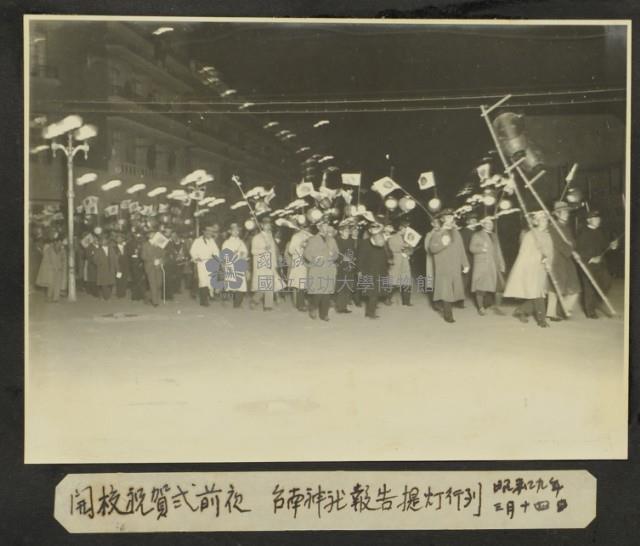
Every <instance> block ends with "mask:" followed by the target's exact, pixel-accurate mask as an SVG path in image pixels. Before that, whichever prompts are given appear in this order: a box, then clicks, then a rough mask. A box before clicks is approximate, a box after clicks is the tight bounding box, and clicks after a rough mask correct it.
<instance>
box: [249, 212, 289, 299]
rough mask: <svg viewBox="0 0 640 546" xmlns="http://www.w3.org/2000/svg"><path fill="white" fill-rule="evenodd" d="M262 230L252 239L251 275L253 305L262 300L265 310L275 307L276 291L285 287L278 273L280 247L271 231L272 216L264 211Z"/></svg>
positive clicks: (261, 221) (261, 223)
mask: <svg viewBox="0 0 640 546" xmlns="http://www.w3.org/2000/svg"><path fill="white" fill-rule="evenodd" d="M259 222H260V230H259V231H258V233H256V234H255V235H254V236H253V238H252V239H251V257H252V262H253V267H252V275H251V291H252V292H253V300H252V302H251V303H252V307H254V306H256V305H258V304H259V303H260V302H262V308H263V310H264V311H271V310H272V309H273V302H274V293H275V292H279V291H280V290H282V288H283V283H282V279H281V278H280V274H279V273H278V247H277V246H276V241H275V239H274V238H273V233H272V232H271V228H272V226H271V218H270V217H269V214H268V213H266V212H265V213H263V214H262V216H261V217H260V218H259Z"/></svg>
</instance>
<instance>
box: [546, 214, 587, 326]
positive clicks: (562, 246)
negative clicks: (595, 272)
mask: <svg viewBox="0 0 640 546" xmlns="http://www.w3.org/2000/svg"><path fill="white" fill-rule="evenodd" d="M570 214H571V211H570V209H569V205H568V204H567V203H565V202H564V201H556V202H555V203H554V205H553V215H554V216H555V217H556V222H555V223H556V225H557V226H558V227H559V228H560V231H562V235H563V236H564V238H563V237H562V236H561V235H560V234H559V233H558V230H557V229H556V228H555V227H554V226H553V225H552V226H550V228H549V233H550V235H551V240H552V241H553V266H552V273H553V276H554V277H555V279H556V282H557V284H558V289H559V290H560V294H561V295H562V302H563V307H564V314H565V317H566V318H569V317H570V316H571V311H572V309H573V307H574V306H575V304H576V302H577V301H578V297H579V296H580V280H579V278H578V270H577V269H576V264H575V262H574V258H573V255H572V254H573V252H574V251H575V239H574V236H573V233H572V231H571V226H570V223H569V217H570ZM565 239H566V241H565ZM557 308H558V297H557V295H556V293H555V292H554V291H550V292H549V297H548V301H547V318H548V319H549V320H552V321H559V320H562V318H560V316H559V315H558V309H557Z"/></svg>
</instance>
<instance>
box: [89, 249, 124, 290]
mask: <svg viewBox="0 0 640 546" xmlns="http://www.w3.org/2000/svg"><path fill="white" fill-rule="evenodd" d="M91 258H92V260H93V263H94V264H95V266H96V284H97V285H98V286H111V285H114V284H115V283H116V273H117V272H118V252H117V250H116V248H115V247H114V245H112V244H109V245H108V246H107V251H106V252H105V250H104V248H103V247H102V245H100V246H97V247H95V249H94V251H93V253H92V254H91Z"/></svg>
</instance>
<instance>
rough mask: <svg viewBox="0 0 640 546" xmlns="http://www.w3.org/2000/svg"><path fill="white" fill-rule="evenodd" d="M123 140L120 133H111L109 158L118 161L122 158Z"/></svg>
mask: <svg viewBox="0 0 640 546" xmlns="http://www.w3.org/2000/svg"><path fill="white" fill-rule="evenodd" d="M122 148H123V138H122V133H121V132H120V131H111V157H112V159H116V160H118V159H120V158H121V157H122Z"/></svg>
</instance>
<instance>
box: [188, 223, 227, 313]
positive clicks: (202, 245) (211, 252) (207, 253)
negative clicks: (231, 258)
mask: <svg viewBox="0 0 640 546" xmlns="http://www.w3.org/2000/svg"><path fill="white" fill-rule="evenodd" d="M215 234H216V233H215V229H214V226H206V227H205V228H204V230H203V232H202V235H201V236H200V237H198V238H196V239H195V240H194V241H193V243H192V244H191V249H190V251H189V254H191V259H192V260H193V262H194V263H195V264H196V273H197V275H198V295H199V298H200V305H202V306H203V307H208V306H209V298H210V297H211V293H212V287H211V277H210V273H209V270H208V269H207V262H208V261H209V260H211V259H212V258H213V257H214V256H218V255H219V254H220V249H219V248H218V244H217V243H216V241H215V239H214V237H215Z"/></svg>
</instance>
